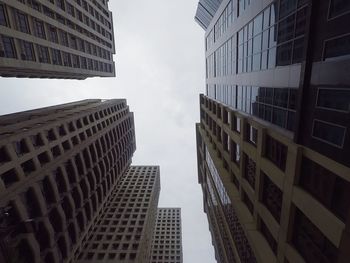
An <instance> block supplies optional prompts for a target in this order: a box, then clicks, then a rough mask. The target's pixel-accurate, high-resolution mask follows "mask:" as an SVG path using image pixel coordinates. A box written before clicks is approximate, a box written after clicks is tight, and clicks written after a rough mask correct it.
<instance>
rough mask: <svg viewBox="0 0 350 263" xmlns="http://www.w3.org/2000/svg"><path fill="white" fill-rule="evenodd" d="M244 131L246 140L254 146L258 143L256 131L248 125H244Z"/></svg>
mask: <svg viewBox="0 0 350 263" xmlns="http://www.w3.org/2000/svg"><path fill="white" fill-rule="evenodd" d="M246 129H247V130H246V140H247V141H248V142H250V143H252V144H253V145H255V146H256V145H257V143H258V130H257V129H256V128H254V127H253V126H252V125H250V124H249V123H247V124H246Z"/></svg>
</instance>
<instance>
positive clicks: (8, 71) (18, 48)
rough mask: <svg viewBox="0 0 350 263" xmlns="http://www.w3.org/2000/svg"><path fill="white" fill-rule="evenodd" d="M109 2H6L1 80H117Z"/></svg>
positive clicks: (0, 12) (0, 31)
mask: <svg viewBox="0 0 350 263" xmlns="http://www.w3.org/2000/svg"><path fill="white" fill-rule="evenodd" d="M113 54H115V45H114V34H113V20H112V13H111V12H110V11H109V10H108V0H97V1H95V0H94V1H92V0H17V1H14V0H1V1H0V76H3V77H35V78H64V79H85V78H88V77H95V76H100V77H113V76H115V66H114V62H113Z"/></svg>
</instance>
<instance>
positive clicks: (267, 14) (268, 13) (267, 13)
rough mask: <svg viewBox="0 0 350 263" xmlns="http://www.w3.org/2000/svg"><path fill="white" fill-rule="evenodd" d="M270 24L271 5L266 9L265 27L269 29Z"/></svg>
mask: <svg viewBox="0 0 350 263" xmlns="http://www.w3.org/2000/svg"><path fill="white" fill-rule="evenodd" d="M269 26H270V7H268V8H266V9H265V11H264V25H263V29H264V30H265V29H267V28H268V27H269Z"/></svg>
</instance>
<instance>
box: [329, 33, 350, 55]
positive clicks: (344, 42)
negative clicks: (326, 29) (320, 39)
mask: <svg viewBox="0 0 350 263" xmlns="http://www.w3.org/2000/svg"><path fill="white" fill-rule="evenodd" d="M349 54H350V35H347V36H344V37H340V38H337V39H333V40H329V41H327V42H326V46H325V52H324V58H325V59H327V58H332V57H340V56H346V55H349Z"/></svg>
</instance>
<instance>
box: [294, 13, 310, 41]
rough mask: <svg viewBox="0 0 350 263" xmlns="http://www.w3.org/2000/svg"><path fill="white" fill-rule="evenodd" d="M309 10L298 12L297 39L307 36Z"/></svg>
mask: <svg viewBox="0 0 350 263" xmlns="http://www.w3.org/2000/svg"><path fill="white" fill-rule="evenodd" d="M307 11H308V8H307V7H305V8H303V9H301V10H299V11H298V13H297V20H296V24H295V37H298V36H301V35H304V34H305V31H306V18H307Z"/></svg>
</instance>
